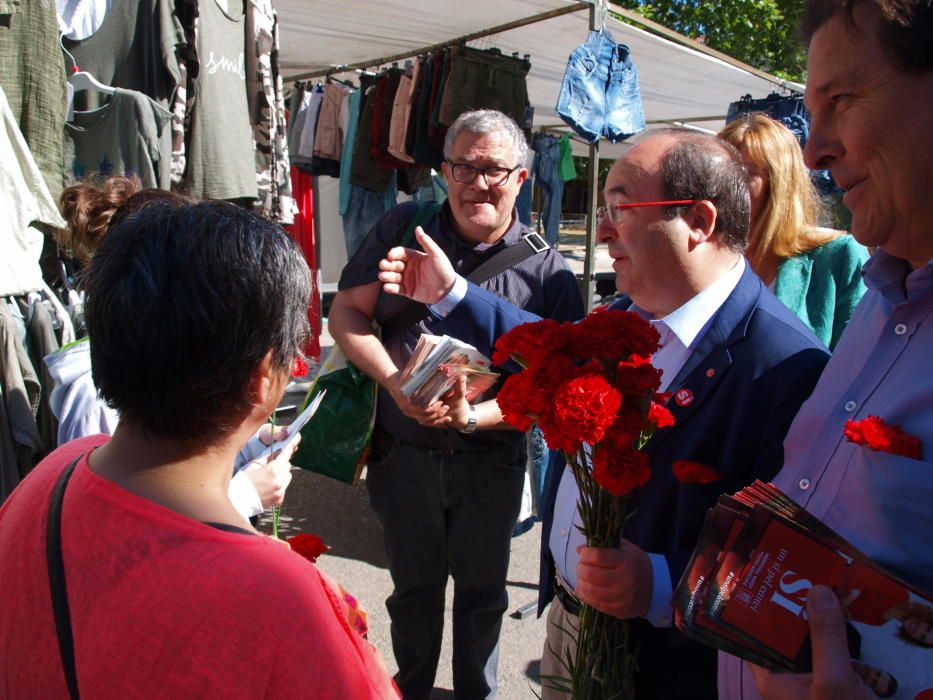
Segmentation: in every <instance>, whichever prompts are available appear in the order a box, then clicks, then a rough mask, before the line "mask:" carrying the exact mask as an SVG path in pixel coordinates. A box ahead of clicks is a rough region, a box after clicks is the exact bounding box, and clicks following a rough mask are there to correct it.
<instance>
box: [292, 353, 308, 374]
mask: <svg viewBox="0 0 933 700" xmlns="http://www.w3.org/2000/svg"><path fill="white" fill-rule="evenodd" d="M292 376H293V377H307V376H308V363H307V362H305V361H304V358H303V357H300V356H295V361H294V362H293V363H292Z"/></svg>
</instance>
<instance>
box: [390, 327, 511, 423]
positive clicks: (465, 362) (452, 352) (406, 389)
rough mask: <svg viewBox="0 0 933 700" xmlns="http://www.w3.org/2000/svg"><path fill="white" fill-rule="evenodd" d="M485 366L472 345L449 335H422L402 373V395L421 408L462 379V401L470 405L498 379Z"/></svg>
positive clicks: (487, 363)
mask: <svg viewBox="0 0 933 700" xmlns="http://www.w3.org/2000/svg"><path fill="white" fill-rule="evenodd" d="M489 365H490V362H489V358H487V357H486V356H485V355H483V354H482V353H481V352H480V351H479V350H477V349H476V348H474V347H473V346H472V345H469V344H468V343H464V342H462V341H460V340H457V339H456V338H451V337H450V336H449V335H444V336H436V335H429V334H427V333H425V334H422V336H421V337H420V338H419V339H418V344H417V345H416V346H415V349H414V351H413V352H412V355H411V358H409V360H408V364H407V365H405V369H404V370H402V393H403V394H404V395H405V396H407V397H408V399H409V400H410V401H411V402H412V403H414V404H415V405H416V406H421V407H422V408H424V407H426V406H429V405H430V404H432V403H434V402H435V401H437V400H438V399H439V398H440V397H441V396H443V395H444V394H446V393H447V392H448V391H450V390H451V389H452V388H453V387H454V386H456V384H457V382H458V381H460V377H461V376H464V375H465V376H466V380H467V389H466V400H467V401H471V402H472V401H473V399H475V398H476V397H478V396H480V395H481V394H482V393H483V392H485V391H486V390H488V389H489V388H490V387H492V386H493V385H494V384H495V383H496V380H498V379H499V375H498V374H496V373H495V372H492V371H490V369H489Z"/></svg>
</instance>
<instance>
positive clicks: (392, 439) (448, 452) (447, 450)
mask: <svg viewBox="0 0 933 700" xmlns="http://www.w3.org/2000/svg"><path fill="white" fill-rule="evenodd" d="M376 431H377V432H376V433H375V434H374V435H373V439H374V440H376V439H378V440H381V441H385V442H386V443H393V444H396V445H404V446H405V447H410V448H411V449H413V450H418V451H419V452H426V453H427V454H429V455H431V456H432V457H453V456H454V455H463V454H471V453H472V454H482V453H485V452H489V451H490V450H492V449H494V448H493V447H480V448H473V449H470V448H467V447H464V448H454V447H426V446H425V445H418V444H416V443H414V442H410V441H409V440H403V439H401V438H398V437H396V436H395V435H393V434H392V433H390V432H389V431H388V430H386V429H385V428H382V427H377V428H376ZM377 436H378V437H377Z"/></svg>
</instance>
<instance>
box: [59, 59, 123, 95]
mask: <svg viewBox="0 0 933 700" xmlns="http://www.w3.org/2000/svg"><path fill="white" fill-rule="evenodd" d="M68 81H69V82H70V83H71V84H72V86H73V87H74V89H75V92H80V91H81V90H96V91H97V92H100V93H103V94H104V95H112V94H114V93H115V92H116V91H117V89H116V88H113V87H110V86H109V85H104V84H103V83H102V82H100V81H99V80H98V79H97V78H95V77H94V76H93V75H91V74H90V73H88V72H87V71H83V70H80V69H79V68H78V67H77V66H75V67H74V69H73V72H72V74H71V75H70V76H69V78H68Z"/></svg>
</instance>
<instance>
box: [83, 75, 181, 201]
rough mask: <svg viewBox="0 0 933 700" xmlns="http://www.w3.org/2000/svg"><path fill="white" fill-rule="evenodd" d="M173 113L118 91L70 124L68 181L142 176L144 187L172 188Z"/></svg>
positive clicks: (136, 96)
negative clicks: (171, 125) (100, 177)
mask: <svg viewBox="0 0 933 700" xmlns="http://www.w3.org/2000/svg"><path fill="white" fill-rule="evenodd" d="M171 119H172V114H171V112H169V111H168V110H167V109H165V108H164V107H162V106H160V105H159V104H157V103H156V102H154V101H153V100H151V99H149V98H148V97H146V96H145V95H143V94H142V93H140V92H134V91H133V90H121V89H119V88H118V89H117V90H116V91H115V92H114V94H113V95H112V96H111V97H110V101H109V102H108V103H107V104H105V105H104V106H103V107H100V108H98V109H95V110H92V111H89V112H75V114H74V121H73V122H71V123H69V124H66V125H65V180H66V182H69V183H72V182H76V181H77V180H80V179H82V178H85V177H87V176H89V175H94V174H98V175H100V176H102V177H110V176H111V175H136V176H137V177H139V179H140V181H141V182H142V183H143V187H159V188H161V189H165V190H167V189H169V188H170V187H171V163H172V130H171V128H170V126H169V122H171Z"/></svg>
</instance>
